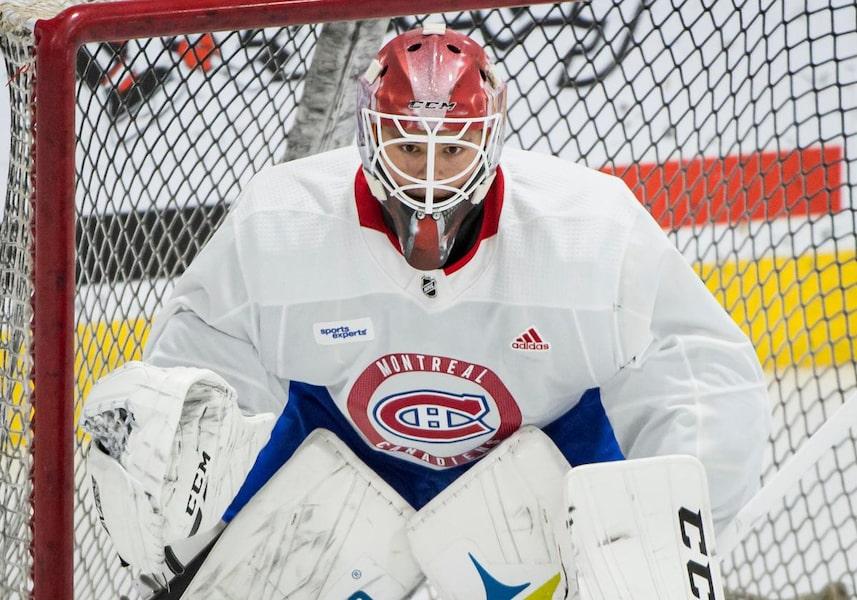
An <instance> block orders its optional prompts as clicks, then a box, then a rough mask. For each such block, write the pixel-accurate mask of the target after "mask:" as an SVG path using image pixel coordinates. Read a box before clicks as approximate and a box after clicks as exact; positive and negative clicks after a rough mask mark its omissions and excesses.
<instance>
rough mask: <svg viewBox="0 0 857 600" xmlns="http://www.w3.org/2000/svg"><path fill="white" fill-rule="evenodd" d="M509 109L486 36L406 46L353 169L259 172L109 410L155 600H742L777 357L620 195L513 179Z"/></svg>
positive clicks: (363, 109)
mask: <svg viewBox="0 0 857 600" xmlns="http://www.w3.org/2000/svg"><path fill="white" fill-rule="evenodd" d="M505 109H506V87H505V84H504V82H503V81H502V80H501V78H500V76H499V75H498V72H497V70H496V69H495V67H494V65H493V64H492V63H491V62H490V60H489V59H488V57H487V56H486V53H485V52H484V50H483V49H482V48H481V47H480V46H479V45H478V44H477V43H476V42H474V41H473V40H471V39H470V38H468V37H466V36H464V35H461V34H459V33H456V32H453V31H449V30H447V29H446V28H445V27H444V26H443V25H438V24H429V25H425V26H423V27H421V28H418V29H415V30H412V31H408V32H406V33H403V34H401V35H399V36H397V37H395V38H393V39H392V40H391V41H390V42H389V43H387V44H386V45H385V46H384V47H383V48H382V49H381V51H380V52H379V54H378V55H377V57H376V58H375V60H373V61H372V63H371V66H370V67H369V69H368V70H367V71H366V72H365V74H364V75H363V76H362V77H361V79H360V81H359V93H358V106H357V119H358V136H357V148H353V147H348V148H342V149H338V150H334V151H330V152H326V153H323V154H318V155H315V156H312V157H309V158H304V159H300V160H297V161H292V162H289V163H286V164H282V165H278V166H273V167H270V168H266V169H264V170H262V171H261V172H259V173H258V174H257V175H256V176H255V177H254V178H253V179H252V181H251V182H250V183H249V184H248V185H247V187H246V189H244V190H243V193H242V196H241V198H240V200H239V201H238V202H237V203H236V205H235V206H233V208H232V210H231V212H230V214H229V216H228V218H227V219H226V221H225V222H224V223H223V225H222V226H221V227H220V228H219V230H218V231H217V232H216V233H215V234H214V236H213V237H212V239H211V240H210V242H209V243H208V245H207V246H206V247H205V248H204V250H203V251H202V252H201V253H200V255H199V256H198V257H197V258H196V260H195V261H194V262H193V264H192V265H191V266H190V268H189V269H188V270H187V272H186V273H185V274H184V275H183V277H182V278H181V279H180V281H179V282H178V283H177V285H176V288H175V290H174V293H173V296H172V298H171V299H170V301H169V302H168V303H167V304H166V305H165V307H164V308H163V310H162V311H161V313H160V315H159V316H158V318H157V319H156V322H155V324H154V326H153V330H152V332H151V335H150V338H149V342H148V346H147V348H146V352H145V356H144V361H143V362H136V363H131V364H128V365H126V366H124V367H122V368H120V369H118V370H117V371H114V372H113V373H112V374H110V375H109V376H108V377H106V378H104V379H103V380H102V381H101V382H99V384H98V385H97V386H96V388H95V389H94V390H93V392H92V394H91V395H90V397H89V399H88V403H87V405H86V408H85V415H84V416H85V423H86V427H87V429H88V431H89V432H90V433H91V434H92V437H93V444H92V446H91V448H90V453H89V458H88V470H89V474H90V476H91V480H92V484H93V486H94V489H95V491H96V498H97V499H98V502H97V504H98V509H99V511H100V516H101V519H102V521H103V524H104V526H105V527H106V528H107V530H108V531H109V533H110V536H111V538H112V540H113V542H114V543H115V546H116V549H117V551H118V553H119V555H120V556H121V558H122V560H123V561H125V562H126V563H128V564H129V565H130V567H131V568H132V569H133V570H134V572H135V574H138V575H139V576H140V579H141V581H144V582H148V583H149V584H150V586H151V588H152V589H151V590H149V593H150V594H152V595H154V597H160V598H167V597H171V598H179V597H181V598H192V599H196V598H205V599H206V600H213V599H219V598H230V599H234V598H254V599H260V598H272V599H273V598H290V599H301V600H304V599H306V600H312V599H323V600H345V599H354V600H358V599H373V600H398V599H402V598H407V597H409V596H410V594H411V593H412V591H413V590H414V589H415V588H417V587H418V586H420V585H421V584H422V583H423V582H424V581H425V580H426V579H427V580H428V581H429V582H430V583H431V584H432V586H433V587H434V588H435V589H436V590H438V592H439V593H440V596H441V597H442V598H445V599H448V600H451V599H467V600H473V599H488V600H499V599H506V600H511V599H513V598H515V599H524V598H531V599H539V598H541V599H549V598H566V597H573V596H574V595H576V594H578V595H580V596H581V597H584V598H603V599H605V600H616V599H617V598H635V599H636V600H640V599H647V598H659V599H661V600H662V599H664V598H666V599H667V600H671V599H673V598H676V599H678V598H682V599H683V598H693V597H699V598H716V597H718V594H717V592H716V591H715V589H716V587H717V586H716V581H715V579H716V576H715V575H712V573H711V571H710V569H709V571H708V572H706V570H705V569H706V568H708V566H709V563H708V562H706V560H707V558H710V556H711V548H712V545H713V538H712V536H713V534H712V533H711V532H712V528H714V529H717V528H718V527H722V526H723V525H724V524H726V523H727V522H728V521H729V519H730V518H731V517H732V516H733V515H734V514H735V513H736V512H737V511H738V509H739V508H740V507H741V506H742V504H743V503H744V502H746V501H747V499H748V498H749V497H750V496H751V495H752V494H753V493H754V491H755V490H756V488H757V484H758V481H759V475H760V468H761V461H762V450H763V446H764V443H765V440H766V439H767V437H768V431H769V427H770V425H769V417H768V405H767V400H766V394H765V385H764V382H763V376H762V371H761V368H760V366H759V363H758V361H757V358H756V356H755V353H754V351H753V348H752V346H751V344H750V343H749V342H748V340H747V339H746V337H745V336H744V335H743V334H742V332H741V331H740V330H739V328H738V327H737V326H736V325H735V324H734V323H733V322H732V321H731V319H730V318H729V316H728V315H727V314H726V313H725V312H724V311H723V310H722V309H721V307H720V306H719V305H718V303H717V302H716V301H715V299H714V298H713V297H712V296H711V295H710V293H709V292H708V291H707V290H706V288H705V286H704V285H703V283H702V282H701V281H700V280H699V278H698V277H697V276H696V275H695V274H694V272H693V270H692V269H691V267H690V266H689V265H688V264H687V263H686V262H685V260H684V259H683V258H682V256H681V255H680V254H679V252H678V251H677V250H676V249H675V247H674V246H673V245H672V244H671V243H670V241H669V240H668V238H667V237H666V235H665V234H664V232H663V231H661V229H660V228H659V227H658V225H657V223H656V222H655V221H654V220H653V218H652V217H651V216H650V215H649V214H648V213H647V211H646V210H645V209H644V208H643V207H642V206H641V204H640V203H639V202H638V201H637V200H636V199H635V197H634V195H633V194H632V193H631V191H630V190H629V189H628V188H627V187H626V186H625V185H624V184H623V183H622V181H621V180H619V179H617V178H615V177H612V176H609V175H607V174H604V173H601V172H598V171H594V170H590V169H588V168H585V167H583V166H579V165H576V164H573V163H569V162H566V161H563V160H560V159H558V158H555V157H552V156H548V155H542V154H537V153H535V152H528V151H521V150H512V149H506V150H505V151H503V152H502V153H501V150H502V147H503V140H504V124H505V119H506V113H505ZM593 110H597V107H593ZM570 467H574V468H572V469H571V472H570V473H571V474H569V469H570ZM703 467H704V469H703ZM688 494H689V497H685V495H688ZM628 499H635V503H631V504H629V503H628V502H629V500H628ZM682 511H684V512H682ZM664 515H666V516H664ZM611 519H612V521H611ZM664 519H665V520H664ZM616 531H618V533H615V535H614V533H611V532H616ZM563 532H566V533H568V532H570V533H568V535H565V534H564V533H563ZM682 552H690V553H697V554H698V555H699V556H698V557H697V558H693V557H691V558H686V557H685V556H684V554H682ZM692 558H693V560H694V561H695V562H694V564H697V565H699V568H696V570H693V568H691V566H690V564H691V559H692ZM669 561H672V563H674V564H678V565H679V566H680V569H679V570H680V571H681V572H685V571H687V572H685V573H684V575H683V576H682V577H679V578H678V579H675V577H674V570H670V569H668V568H667V567H666V566H659V565H666V564H667V562H669ZM668 571H669V572H668ZM675 572H678V571H675ZM641 582H642V583H641Z"/></svg>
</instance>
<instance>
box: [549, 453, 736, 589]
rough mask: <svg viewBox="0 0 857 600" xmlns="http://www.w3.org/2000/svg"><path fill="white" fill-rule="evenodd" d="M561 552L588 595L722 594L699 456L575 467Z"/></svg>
mask: <svg viewBox="0 0 857 600" xmlns="http://www.w3.org/2000/svg"><path fill="white" fill-rule="evenodd" d="M566 485H567V488H566V494H567V499H566V502H567V506H568V520H567V522H566V526H567V534H566V541H565V543H564V546H565V549H564V554H569V553H570V554H573V556H574V562H575V564H576V566H577V568H578V571H579V577H580V590H581V595H582V597H583V598H585V599H591V600H692V599H693V598H700V599H701V600H723V589H722V583H721V580H720V571H719V567H718V561H717V560H716V559H714V558H713V557H714V556H715V548H714V525H713V521H712V519H711V507H710V500H709V497H708V484H707V481H706V478H705V469H704V468H703V466H702V463H700V462H699V460H697V459H696V458H694V457H692V456H661V457H655V458H644V459H639V460H627V461H620V462H612V463H601V464H594V465H584V466H580V467H575V468H574V469H572V470H571V472H570V473H569V474H568V476H567V478H566Z"/></svg>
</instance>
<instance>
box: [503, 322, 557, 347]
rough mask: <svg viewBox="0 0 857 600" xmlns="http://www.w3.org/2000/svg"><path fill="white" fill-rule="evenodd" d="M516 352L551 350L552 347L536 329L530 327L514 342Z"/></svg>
mask: <svg viewBox="0 0 857 600" xmlns="http://www.w3.org/2000/svg"><path fill="white" fill-rule="evenodd" d="M512 349H514V350H550V349H551V345H550V344H549V343H548V342H546V341H544V340H543V339H542V336H540V335H539V332H538V331H536V328H535V327H530V328H529V329H527V330H526V331H525V332H524V333H522V334H521V335H519V336H518V337H517V338H515V341H514V342H512Z"/></svg>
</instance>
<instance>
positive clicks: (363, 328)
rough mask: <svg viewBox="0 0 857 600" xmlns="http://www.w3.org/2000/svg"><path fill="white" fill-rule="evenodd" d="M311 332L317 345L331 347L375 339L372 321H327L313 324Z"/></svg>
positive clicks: (368, 319)
mask: <svg viewBox="0 0 857 600" xmlns="http://www.w3.org/2000/svg"><path fill="white" fill-rule="evenodd" d="M312 332H313V335H314V336H315V341H316V343H317V344H320V345H322V346H332V345H334V344H350V343H353V342H368V341H369V340H374V339H375V329H374V328H373V327H372V319H370V318H368V317H366V318H364V319H352V320H351V321H328V322H326V323H315V324H313V326H312Z"/></svg>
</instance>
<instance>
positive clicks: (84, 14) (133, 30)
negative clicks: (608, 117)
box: [11, 0, 549, 600]
mask: <svg viewBox="0 0 857 600" xmlns="http://www.w3.org/2000/svg"><path fill="white" fill-rule="evenodd" d="M546 3H549V2H548V1H547V0H531V1H529V2H525V1H522V0H423V2H421V4H420V6H419V7H418V8H419V12H420V13H442V12H449V11H467V10H479V9H488V8H510V7H516V6H528V5H534V4H546ZM413 8H415V7H414V6H413V4H412V3H410V2H407V1H406V0H362V1H361V2H359V3H357V2H349V1H348V0H120V1H115V2H103V3H101V2H99V3H96V4H81V5H76V6H72V7H69V8H67V9H66V10H64V11H63V12H61V13H60V14H58V15H57V16H55V17H54V18H51V19H43V20H39V21H37V22H36V23H35V26H34V38H35V71H36V76H35V98H36V100H35V102H34V105H33V119H32V128H33V130H34V132H33V138H34V150H33V165H34V168H33V171H32V175H31V184H32V190H33V196H32V202H33V228H34V231H35V232H36V235H34V236H33V238H34V241H33V253H34V269H33V270H34V273H33V275H34V293H33V299H32V302H33V357H34V368H33V383H34V389H33V394H32V406H33V415H34V416H33V421H32V423H33V425H32V426H33V432H34V435H33V448H32V451H33V475H32V477H33V495H32V505H33V512H34V518H33V526H32V527H33V541H32V548H31V553H32V556H33V567H32V568H33V572H32V580H33V596H32V597H33V598H34V599H35V600H47V599H52V600H71V599H72V598H73V596H74V401H73V399H74V380H75V373H74V332H75V320H74V293H75V258H76V257H75V192H74V190H75V105H74V101H75V85H76V78H75V60H76V56H77V52H78V50H79V48H80V47H81V46H82V45H83V44H86V43H91V42H109V41H112V40H119V39H121V40H125V39H138V38H146V37H155V36H173V35H183V34H194V33H199V32H204V31H221V30H226V29H255V28H264V27H272V26H289V25H302V24H318V23H326V22H331V21H354V20H359V19H375V18H387V17H396V16H401V15H406V14H411V9H413ZM17 75H18V74H16V73H13V74H11V77H12V78H13V79H14V77H16V76H17ZM36 432H38V435H36Z"/></svg>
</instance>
